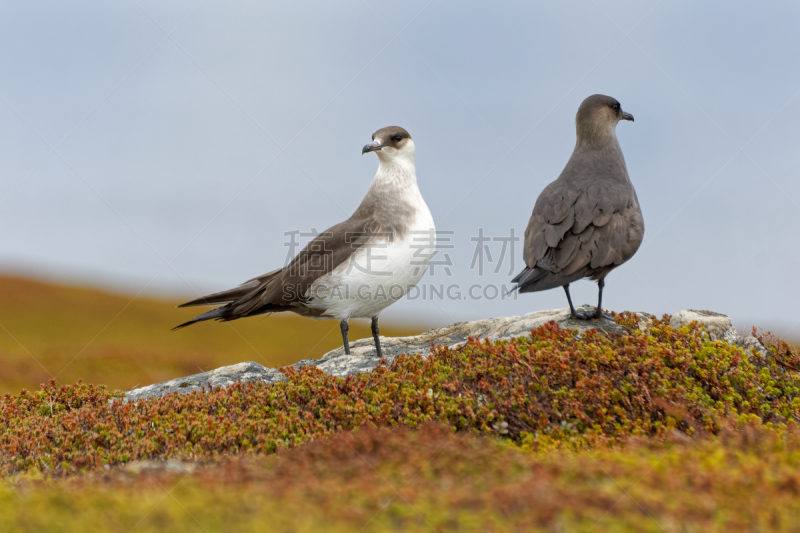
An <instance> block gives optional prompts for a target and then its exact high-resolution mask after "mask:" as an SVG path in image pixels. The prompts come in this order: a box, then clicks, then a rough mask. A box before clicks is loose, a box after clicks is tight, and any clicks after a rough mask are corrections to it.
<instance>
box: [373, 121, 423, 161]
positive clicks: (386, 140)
mask: <svg viewBox="0 0 800 533" xmlns="http://www.w3.org/2000/svg"><path fill="white" fill-rule="evenodd" d="M367 152H375V153H376V154H378V159H380V160H381V162H390V161H393V160H410V161H411V162H412V163H413V162H414V154H415V148H414V141H412V140H411V135H409V134H408V132H407V131H406V130H404V129H403V128H401V127H400V126H389V127H388V128H381V129H379V130H378V131H376V132H375V133H373V134H372V142H371V143H369V144H367V145H365V146H364V148H362V149H361V153H362V154H366V153H367Z"/></svg>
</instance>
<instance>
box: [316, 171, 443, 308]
mask: <svg viewBox="0 0 800 533" xmlns="http://www.w3.org/2000/svg"><path fill="white" fill-rule="evenodd" d="M409 194H410V196H411V197H409V198H408V200H409V201H410V203H411V204H412V205H413V206H414V207H415V208H416V216H415V217H414V220H413V222H412V223H411V224H410V231H409V232H408V234H407V235H403V236H402V237H401V238H399V239H398V238H394V239H391V240H390V239H387V238H385V237H384V238H377V239H375V240H374V241H373V242H370V243H367V244H365V245H364V246H362V247H360V248H359V249H358V250H357V251H356V253H355V254H353V256H351V258H350V260H348V261H345V262H344V263H342V264H341V265H339V266H338V267H337V268H335V269H334V270H333V271H332V272H331V273H330V274H327V275H325V276H323V277H321V278H320V279H319V280H317V281H316V282H314V284H313V285H312V286H311V289H310V292H309V293H308V294H307V295H306V296H310V297H311V301H310V303H309V306H310V307H314V308H317V309H322V310H324V314H325V315H326V316H327V317H331V318H337V319H340V320H341V319H349V318H372V317H375V316H378V314H379V313H380V312H381V311H383V310H384V309H385V308H386V307H388V306H389V305H391V304H393V303H394V302H396V301H398V300H400V299H401V298H402V297H403V296H405V295H406V293H408V291H409V290H411V288H413V287H414V286H416V284H417V283H419V280H420V279H422V276H423V275H425V272H426V271H427V270H428V263H429V262H430V260H431V257H432V256H433V253H434V250H435V246H436V235H435V233H436V232H435V226H434V222H433V217H432V216H431V212H430V210H429V209H428V206H427V205H426V204H425V201H424V200H423V199H422V195H421V194H420V193H419V189H417V188H416V186H414V187H413V191H409Z"/></svg>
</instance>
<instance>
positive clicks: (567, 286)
mask: <svg viewBox="0 0 800 533" xmlns="http://www.w3.org/2000/svg"><path fill="white" fill-rule="evenodd" d="M564 292H565V293H567V302H569V312H570V314H571V315H572V317H573V318H577V319H579V320H585V318H584V317H583V316H581V315H579V314H578V313H576V312H575V308H574V307H572V296H570V295H569V283H567V284H566V285H564Z"/></svg>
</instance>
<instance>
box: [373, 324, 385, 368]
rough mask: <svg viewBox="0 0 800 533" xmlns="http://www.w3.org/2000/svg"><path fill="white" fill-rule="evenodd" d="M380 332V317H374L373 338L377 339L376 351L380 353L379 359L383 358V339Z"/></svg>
mask: <svg viewBox="0 0 800 533" xmlns="http://www.w3.org/2000/svg"><path fill="white" fill-rule="evenodd" d="M379 333H380V330H379V329H378V317H377V316H374V317H372V338H373V339H375V351H377V352H378V359H382V358H383V352H381V338H380V336H379Z"/></svg>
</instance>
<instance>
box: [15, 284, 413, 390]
mask: <svg viewBox="0 0 800 533" xmlns="http://www.w3.org/2000/svg"><path fill="white" fill-rule="evenodd" d="M178 303H180V302H178V301H166V300H155V299H152V298H135V299H134V298H133V296H132V295H129V296H125V295H119V294H111V293H108V292H104V291H100V290H96V289H89V288H83V287H73V286H64V285H56V284H52V283H45V282H41V281H34V280H30V279H25V278H20V277H13V276H0V393H6V392H11V393H16V392H19V390H20V389H22V388H25V389H28V390H33V389H37V388H38V387H39V384H40V383H44V382H46V381H47V380H48V379H51V378H55V379H56V380H57V382H58V383H74V382H75V381H77V380H78V379H83V381H84V382H87V383H93V384H105V385H107V386H109V387H111V388H113V389H122V390H127V389H129V388H131V387H134V386H136V385H146V384H150V383H155V382H158V381H163V380H167V379H172V378H176V377H180V376H182V375H186V374H194V373H197V372H200V371H205V370H211V369H213V368H217V367H219V366H223V365H229V364H234V363H240V362H242V361H256V362H258V363H261V364H263V365H265V366H280V365H287V364H291V363H294V362H296V361H299V360H300V359H304V358H308V357H320V356H321V355H322V354H324V353H325V352H327V351H329V350H332V349H333V348H336V347H338V346H341V337H340V333H339V325H338V322H337V321H335V320H326V321H316V320H310V319H307V318H302V317H299V316H295V315H290V314H278V315H272V316H264V317H254V318H249V319H243V320H239V321H235V322H229V323H217V322H205V323H202V324H197V325H195V326H192V327H190V328H186V329H183V330H180V331H176V332H171V331H170V328H172V327H173V326H175V325H177V324H180V323H181V322H184V321H186V320H188V319H190V318H191V317H193V316H195V315H196V314H198V310H202V309H204V308H193V309H175V305H177V304H178ZM423 329H425V328H423V327H416V328H413V327H392V326H391V325H388V324H387V325H383V324H382V325H381V334H383V335H390V336H397V335H412V334H417V333H420V332H421V331H422V330H423ZM370 335H371V334H370V332H369V326H368V324H367V323H366V322H364V321H353V322H352V323H351V327H350V339H351V340H355V339H359V338H362V337H369V336H370Z"/></svg>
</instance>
